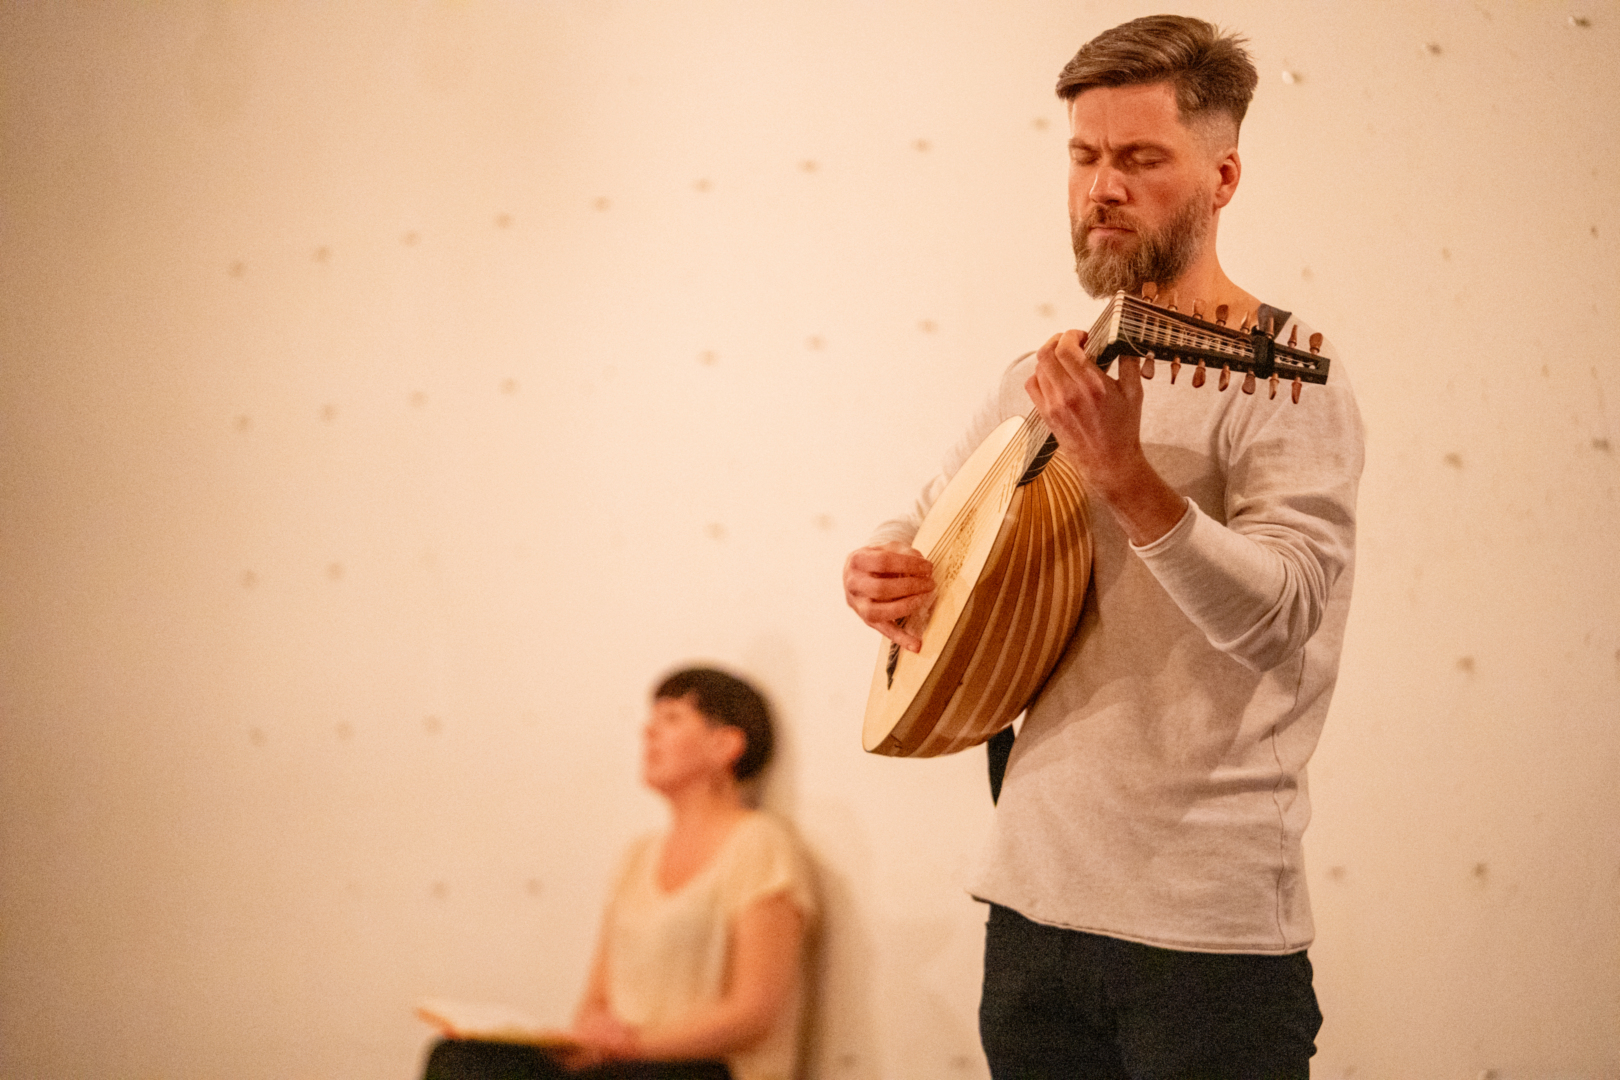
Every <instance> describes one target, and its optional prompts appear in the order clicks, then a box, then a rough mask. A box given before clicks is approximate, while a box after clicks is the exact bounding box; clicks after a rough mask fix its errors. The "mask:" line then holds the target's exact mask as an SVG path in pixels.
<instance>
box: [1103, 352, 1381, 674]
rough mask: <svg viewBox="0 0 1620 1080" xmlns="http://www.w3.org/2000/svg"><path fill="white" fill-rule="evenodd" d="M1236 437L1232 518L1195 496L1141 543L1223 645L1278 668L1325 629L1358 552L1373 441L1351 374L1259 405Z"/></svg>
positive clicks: (1229, 467)
mask: <svg viewBox="0 0 1620 1080" xmlns="http://www.w3.org/2000/svg"><path fill="white" fill-rule="evenodd" d="M1228 441H1229V452H1228V455H1227V458H1226V460H1225V462H1224V465H1225V473H1226V497H1225V498H1226V502H1225V507H1224V509H1225V514H1226V521H1225V523H1224V524H1223V523H1221V522H1219V521H1216V520H1215V519H1214V518H1212V517H1211V516H1210V515H1209V514H1207V513H1205V512H1204V510H1203V509H1201V508H1199V507H1198V506H1197V505H1196V504H1194V503H1193V502H1192V500H1190V499H1189V500H1188V504H1187V512H1186V513H1185V514H1184V515H1183V516H1182V518H1181V520H1180V521H1179V522H1178V523H1177V524H1176V525H1175V526H1174V527H1173V528H1172V529H1171V530H1170V531H1169V532H1168V533H1166V534H1165V535H1164V536H1162V537H1160V538H1158V539H1157V540H1154V541H1152V542H1150V543H1148V544H1145V545H1142V546H1141V547H1135V546H1133V550H1134V551H1135V552H1136V553H1137V555H1139V556H1140V557H1141V559H1142V561H1143V563H1145V564H1146V565H1147V567H1148V569H1149V570H1150V571H1151V572H1152V574H1153V575H1154V577H1155V578H1156V579H1157V580H1158V582H1159V584H1160V585H1161V586H1163V588H1164V590H1165V591H1166V592H1167V593H1168V594H1169V595H1170V597H1171V599H1172V600H1174V601H1175V602H1176V605H1177V606H1178V607H1179V608H1181V610H1182V612H1184V613H1185V614H1186V616H1187V617H1188V618H1189V619H1190V620H1191V621H1192V622H1193V624H1194V625H1195V626H1197V627H1198V628H1199V629H1200V630H1201V631H1203V633H1204V635H1205V637H1206V638H1207V639H1208V640H1209V642H1210V644H1211V645H1213V646H1215V647H1216V648H1217V649H1220V650H1221V651H1222V652H1224V653H1226V654H1227V655H1229V656H1231V657H1232V658H1233V659H1235V660H1237V661H1238V662H1239V663H1242V664H1243V665H1244V666H1246V667H1249V668H1251V669H1253V670H1255V671H1267V670H1270V669H1271V668H1274V667H1276V666H1278V665H1279V664H1281V663H1283V662H1284V661H1285V660H1287V659H1288V658H1289V657H1290V656H1291V655H1293V653H1294V652H1295V651H1297V650H1298V649H1299V648H1301V647H1302V646H1303V645H1304V644H1305V642H1306V641H1308V640H1309V639H1310V637H1311V635H1312V634H1314V633H1315V632H1316V628H1317V627H1318V626H1319V625H1320V624H1321V621H1322V614H1323V611H1324V610H1325V609H1326V607H1327V603H1328V596H1329V593H1330V591H1331V590H1332V588H1333V585H1334V582H1336V581H1337V580H1338V578H1339V575H1340V574H1341V573H1342V572H1343V570H1344V568H1345V567H1346V566H1347V565H1349V563H1350V561H1351V559H1352V557H1353V554H1354V550H1355V506H1356V489H1357V486H1358V484H1359V481H1360V476H1361V468H1362V461H1363V437H1362V427H1361V416H1360V413H1359V412H1358V411H1357V409H1356V403H1355V396H1354V394H1353V393H1352V391H1351V389H1350V386H1349V382H1348V378H1347V377H1341V378H1339V379H1338V380H1337V382H1336V383H1334V382H1330V383H1329V384H1328V385H1326V386H1311V387H1309V388H1308V391H1307V393H1306V395H1305V396H1304V397H1303V398H1302V400H1301V402H1300V404H1298V405H1290V406H1288V407H1285V408H1280V409H1267V410H1255V411H1253V412H1251V413H1249V414H1248V416H1247V417H1246V418H1245V419H1243V420H1241V421H1239V422H1237V423H1236V424H1235V425H1234V428H1233V430H1232V431H1231V432H1230V433H1229V435H1228Z"/></svg>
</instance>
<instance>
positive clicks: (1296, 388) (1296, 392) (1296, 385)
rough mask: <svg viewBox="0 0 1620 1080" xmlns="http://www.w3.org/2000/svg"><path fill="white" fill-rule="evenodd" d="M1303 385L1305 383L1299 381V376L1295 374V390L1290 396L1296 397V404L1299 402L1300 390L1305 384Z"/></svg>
mask: <svg viewBox="0 0 1620 1080" xmlns="http://www.w3.org/2000/svg"><path fill="white" fill-rule="evenodd" d="M1303 385H1304V384H1303V383H1301V382H1300V381H1299V376H1298V375H1295V376H1294V392H1293V393H1292V394H1290V395H1289V396H1290V397H1292V398H1293V399H1294V404H1295V405H1298V404H1299V391H1300V387H1301V386H1303Z"/></svg>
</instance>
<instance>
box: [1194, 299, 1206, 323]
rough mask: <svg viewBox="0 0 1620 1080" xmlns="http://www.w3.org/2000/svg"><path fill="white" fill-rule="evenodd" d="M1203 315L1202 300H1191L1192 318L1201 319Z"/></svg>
mask: <svg viewBox="0 0 1620 1080" xmlns="http://www.w3.org/2000/svg"><path fill="white" fill-rule="evenodd" d="M1203 317H1204V302H1203V301H1202V300H1194V301H1193V318H1195V319H1199V320H1202V319H1203Z"/></svg>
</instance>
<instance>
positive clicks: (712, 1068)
mask: <svg viewBox="0 0 1620 1080" xmlns="http://www.w3.org/2000/svg"><path fill="white" fill-rule="evenodd" d="M565 1078H566V1080H731V1070H730V1069H727V1068H726V1065H725V1062H723V1061H614V1062H609V1063H608V1064H606V1065H593V1066H591V1067H590V1068H588V1069H580V1070H578V1071H576V1072H569V1071H568V1070H567V1069H564V1068H563V1067H562V1066H561V1065H559V1064H557V1062H556V1061H555V1060H554V1059H553V1058H552V1057H551V1056H550V1055H548V1054H546V1053H545V1052H544V1051H543V1050H539V1049H537V1048H535V1047H533V1046H513V1045H511V1044H510V1043H492V1042H479V1041H478V1040H476V1039H444V1040H441V1041H440V1042H438V1043H435V1044H434V1046H433V1052H432V1053H431V1054H429V1055H428V1062H427V1069H426V1071H425V1072H423V1073H422V1080H565Z"/></svg>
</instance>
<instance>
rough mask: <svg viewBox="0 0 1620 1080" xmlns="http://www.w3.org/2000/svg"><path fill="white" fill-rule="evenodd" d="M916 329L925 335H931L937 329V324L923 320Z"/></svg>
mask: <svg viewBox="0 0 1620 1080" xmlns="http://www.w3.org/2000/svg"><path fill="white" fill-rule="evenodd" d="M917 329H919V330H921V331H922V332H923V333H925V334H932V333H933V332H934V331H935V330H938V329H939V324H938V323H936V322H935V321H934V320H933V319H924V320H923V321H922V322H920V323H918V324H917Z"/></svg>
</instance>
